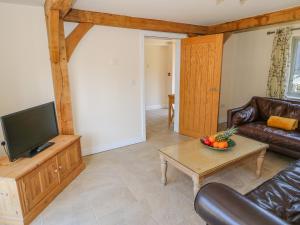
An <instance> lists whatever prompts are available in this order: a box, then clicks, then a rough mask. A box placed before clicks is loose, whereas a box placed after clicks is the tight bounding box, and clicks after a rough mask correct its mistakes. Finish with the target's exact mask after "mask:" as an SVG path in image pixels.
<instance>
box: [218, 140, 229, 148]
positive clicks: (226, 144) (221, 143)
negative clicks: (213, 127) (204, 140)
mask: <svg viewBox="0 0 300 225" xmlns="http://www.w3.org/2000/svg"><path fill="white" fill-rule="evenodd" d="M227 147H228V143H227V142H226V141H222V142H219V148H227Z"/></svg>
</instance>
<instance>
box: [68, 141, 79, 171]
mask: <svg viewBox="0 0 300 225" xmlns="http://www.w3.org/2000/svg"><path fill="white" fill-rule="evenodd" d="M68 153H69V157H70V168H71V169H72V170H73V169H74V168H76V167H77V166H78V165H79V163H80V162H81V159H82V157H81V151H80V143H79V142H76V143H74V144H73V145H71V146H70V148H68Z"/></svg>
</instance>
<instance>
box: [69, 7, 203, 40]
mask: <svg viewBox="0 0 300 225" xmlns="http://www.w3.org/2000/svg"><path fill="white" fill-rule="evenodd" d="M64 20H65V21H67V22H77V23H92V24H95V25H103V26H112V27H123V28H131V29H140V30H152V31H162V32H173V33H184V34H206V33H207V27H206V26H198V25H191V24H184V23H176V22H169V21H163V20H154V19H145V18H138V17H130V16H121V15H115V14H109V13H102V12H90V11H84V10H78V9H72V10H71V11H70V12H69V13H68V14H67V15H66V16H65V17H64Z"/></svg>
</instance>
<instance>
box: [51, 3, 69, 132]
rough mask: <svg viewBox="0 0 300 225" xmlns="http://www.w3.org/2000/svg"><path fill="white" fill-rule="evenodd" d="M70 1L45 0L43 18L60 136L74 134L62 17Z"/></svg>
mask: <svg viewBox="0 0 300 225" xmlns="http://www.w3.org/2000/svg"><path fill="white" fill-rule="evenodd" d="M71 3H72V0H47V1H46V3H45V16H46V24H47V32H48V41H49V52H50V60H51V69H52V79H53V86H54V94H55V103H56V113H57V121H58V127H59V133H60V134H74V127H73V115H72V102H71V92H70V83H69V74H68V62H67V53H66V41H65V32H64V22H63V16H64V15H65V14H66V11H67V10H68V9H67V8H66V6H68V7H71Z"/></svg>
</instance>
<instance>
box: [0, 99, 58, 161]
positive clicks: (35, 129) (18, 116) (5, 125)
mask: <svg viewBox="0 0 300 225" xmlns="http://www.w3.org/2000/svg"><path fill="white" fill-rule="evenodd" d="M0 119H1V124H2V129H3V134H4V138H5V142H6V149H7V154H8V157H9V160H10V161H15V160H16V159H18V158H20V157H32V156H34V155H35V154H37V153H39V152H41V151H42V150H44V149H46V148H47V147H49V146H51V145H52V144H53V143H52V142H49V140H51V139H52V138H54V137H55V136H57V135H58V128H57V120H56V114H55V106H54V102H50V103H46V104H43V105H40V106H36V107H33V108H30V109H26V110H23V111H20V112H16V113H12V114H9V115H6V116H2V117H1V118H0Z"/></svg>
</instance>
